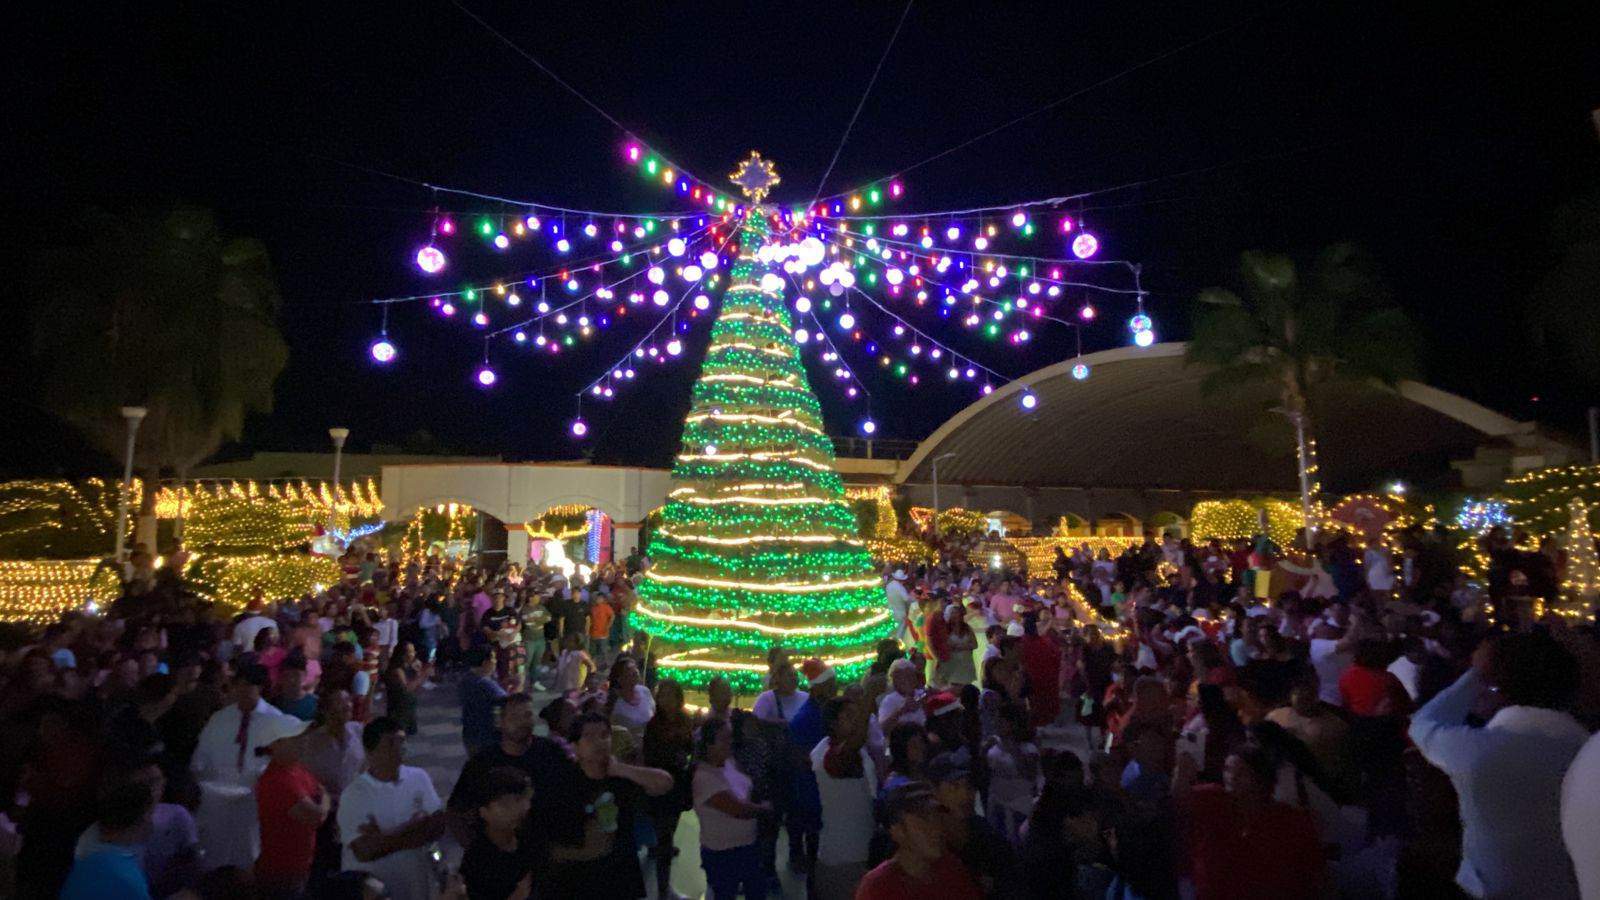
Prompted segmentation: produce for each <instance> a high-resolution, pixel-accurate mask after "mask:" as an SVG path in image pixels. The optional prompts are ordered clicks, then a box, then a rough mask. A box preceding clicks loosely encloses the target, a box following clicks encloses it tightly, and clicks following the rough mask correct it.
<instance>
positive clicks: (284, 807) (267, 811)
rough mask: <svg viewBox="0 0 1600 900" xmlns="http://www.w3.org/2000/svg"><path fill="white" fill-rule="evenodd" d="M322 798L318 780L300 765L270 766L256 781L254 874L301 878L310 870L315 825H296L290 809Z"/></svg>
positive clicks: (298, 823)
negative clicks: (257, 826)
mask: <svg viewBox="0 0 1600 900" xmlns="http://www.w3.org/2000/svg"><path fill="white" fill-rule="evenodd" d="M321 795H322V785H321V784H318V783H317V777H316V776H315V775H312V774H311V772H310V770H308V769H307V768H306V767H305V766H302V765H300V764H299V763H290V764H288V765H282V764H279V763H269V764H268V765H267V768H266V771H264V772H262V773H261V778H260V779H258V780H257V781H256V811H257V814H258V815H259V816H260V818H261V856H260V858H258V859H257V860H256V871H257V872H263V873H269V874H273V875H300V874H305V873H309V872H310V871H311V857H312V856H313V855H314V854H315V853H316V850H317V826H315V825H306V824H303V823H301V822H296V821H295V820H294V819H293V818H292V817H291V816H290V815H289V810H291V809H293V808H294V805H295V804H296V803H299V802H300V801H301V800H305V799H308V798H309V799H316V798H317V797H319V796H321Z"/></svg>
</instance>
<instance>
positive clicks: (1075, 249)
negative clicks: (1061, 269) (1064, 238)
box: [1072, 231, 1100, 259]
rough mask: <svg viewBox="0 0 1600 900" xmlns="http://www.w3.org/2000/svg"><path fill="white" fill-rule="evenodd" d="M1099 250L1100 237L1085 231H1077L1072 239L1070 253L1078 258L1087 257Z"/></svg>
mask: <svg viewBox="0 0 1600 900" xmlns="http://www.w3.org/2000/svg"><path fill="white" fill-rule="evenodd" d="M1098 252H1100V239H1099V238H1096V237H1095V236H1094V235H1092V234H1090V233H1089V232H1087V231H1084V232H1081V233H1079V235H1078V236H1077V237H1075V238H1073V239H1072V255H1073V256H1076V257H1077V258H1079V259H1088V258H1089V257H1091V256H1093V255H1095V254H1096V253H1098Z"/></svg>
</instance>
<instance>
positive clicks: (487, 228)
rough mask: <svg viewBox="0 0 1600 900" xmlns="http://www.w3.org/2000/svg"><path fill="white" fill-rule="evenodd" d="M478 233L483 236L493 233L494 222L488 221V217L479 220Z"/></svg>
mask: <svg viewBox="0 0 1600 900" xmlns="http://www.w3.org/2000/svg"><path fill="white" fill-rule="evenodd" d="M478 233H479V234H481V235H483V236H484V237H488V236H489V235H491V234H494V223H492V222H490V221H489V220H488V219H484V220H483V221H481V222H479V223H478Z"/></svg>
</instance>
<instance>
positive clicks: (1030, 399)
mask: <svg viewBox="0 0 1600 900" xmlns="http://www.w3.org/2000/svg"><path fill="white" fill-rule="evenodd" d="M1021 403H1022V408H1023V409H1035V408H1037V407H1038V406H1039V398H1038V396H1037V395H1035V394H1034V393H1033V392H1032V391H1023V392H1022V400H1021Z"/></svg>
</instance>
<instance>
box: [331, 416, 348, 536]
mask: <svg viewBox="0 0 1600 900" xmlns="http://www.w3.org/2000/svg"><path fill="white" fill-rule="evenodd" d="M349 436H350V429H348V428H329V429H328V437H331V438H333V492H332V495H331V496H332V497H333V501H332V502H331V504H330V505H329V507H328V527H329V528H330V529H331V528H333V526H335V525H337V524H338V513H339V467H340V465H341V464H342V463H343V462H344V442H345V439H346V438H348V437H349Z"/></svg>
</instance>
